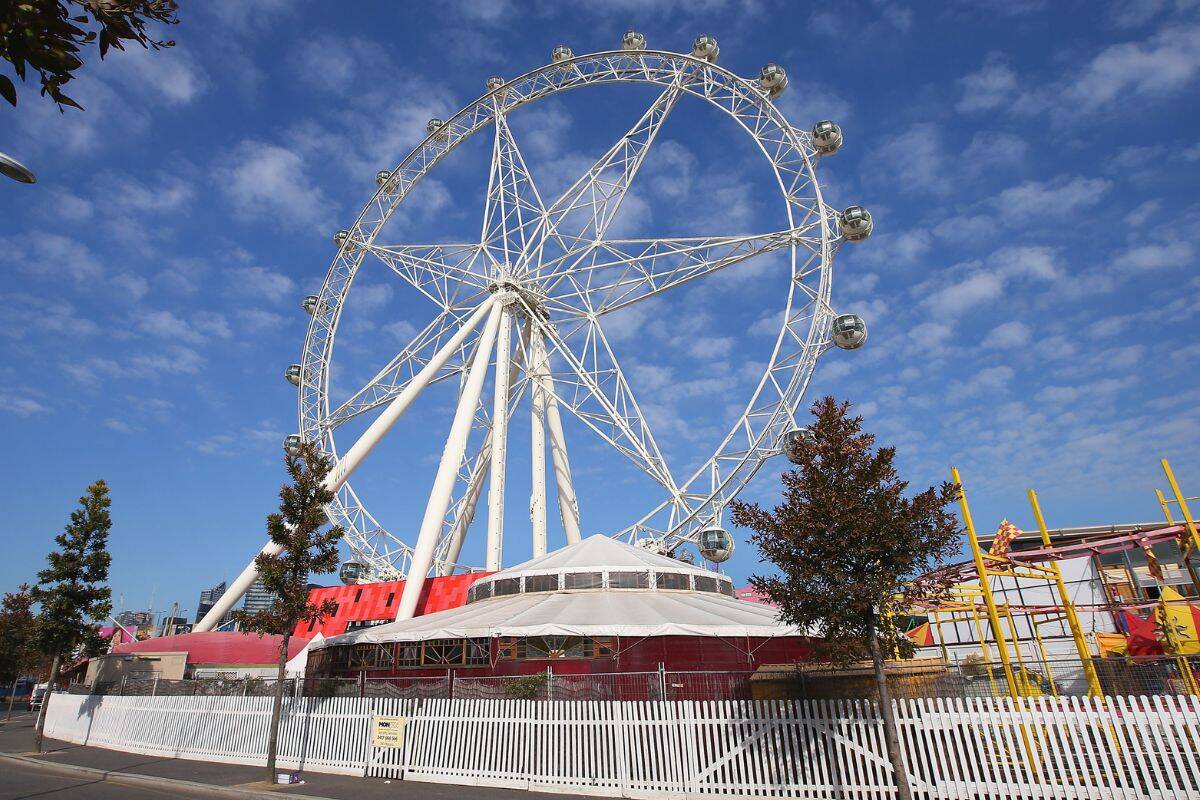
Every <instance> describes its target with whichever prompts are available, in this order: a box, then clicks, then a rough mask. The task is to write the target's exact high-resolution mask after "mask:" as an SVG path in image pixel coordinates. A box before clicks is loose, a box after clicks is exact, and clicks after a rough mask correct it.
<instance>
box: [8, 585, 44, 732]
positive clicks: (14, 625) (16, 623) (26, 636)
mask: <svg viewBox="0 0 1200 800" xmlns="http://www.w3.org/2000/svg"><path fill="white" fill-rule="evenodd" d="M39 655H40V654H39V653H38V650H37V620H36V619H35V618H34V616H33V594H32V593H31V592H30V590H29V584H27V583H23V584H21V587H20V588H19V589H17V591H15V592H9V593H8V594H5V595H4V599H3V601H0V686H3V685H8V686H9V687H10V689H11V691H10V692H9V694H8V711H7V712H6V713H5V715H4V719H5V721H6V722H7V721H8V720H9V719H10V718H11V717H12V709H13V700H14V698H15V697H16V694H17V681H19V680H21V678H24V677H25V676H27V675H29V674H30V673H31V672H32V671H33V670H34V668H36V667H37V665H38V661H39Z"/></svg>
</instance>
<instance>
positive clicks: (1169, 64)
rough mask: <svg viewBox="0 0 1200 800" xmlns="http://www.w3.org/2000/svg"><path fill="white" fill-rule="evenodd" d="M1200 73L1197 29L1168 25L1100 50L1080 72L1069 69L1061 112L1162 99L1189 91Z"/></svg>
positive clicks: (1199, 28)
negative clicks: (1145, 36)
mask: <svg viewBox="0 0 1200 800" xmlns="http://www.w3.org/2000/svg"><path fill="white" fill-rule="evenodd" d="M1198 71H1200V26H1198V25H1195V24H1192V25H1175V24H1169V25H1167V26H1166V27H1164V28H1163V29H1162V30H1161V31H1160V32H1158V33H1156V34H1154V35H1153V36H1150V37H1149V38H1148V39H1146V40H1144V41H1141V42H1123V43H1121V44H1115V45H1111V46H1110V47H1107V48H1105V49H1104V50H1103V51H1101V52H1100V53H1099V54H1098V55H1097V56H1096V57H1095V58H1093V59H1092V60H1091V61H1090V62H1089V63H1088V64H1086V65H1084V66H1083V67H1082V68H1081V69H1078V70H1071V79H1070V81H1068V82H1066V84H1065V97H1064V98H1061V99H1058V98H1056V100H1057V102H1059V103H1060V104H1061V105H1062V107H1063V108H1064V109H1065V110H1069V111H1077V112H1085V113H1086V112H1091V111H1096V110H1099V109H1101V108H1104V107H1106V106H1109V105H1110V104H1112V103H1115V102H1116V101H1117V100H1118V98H1120V99H1121V101H1122V102H1123V103H1124V102H1128V101H1129V100H1130V99H1131V98H1133V97H1135V96H1137V95H1143V96H1149V97H1161V96H1164V95H1169V94H1173V93H1175V92H1178V91H1180V90H1181V89H1183V88H1185V87H1187V86H1188V85H1190V84H1191V83H1192V80H1193V79H1194V78H1195V77H1196V73H1197V72H1198Z"/></svg>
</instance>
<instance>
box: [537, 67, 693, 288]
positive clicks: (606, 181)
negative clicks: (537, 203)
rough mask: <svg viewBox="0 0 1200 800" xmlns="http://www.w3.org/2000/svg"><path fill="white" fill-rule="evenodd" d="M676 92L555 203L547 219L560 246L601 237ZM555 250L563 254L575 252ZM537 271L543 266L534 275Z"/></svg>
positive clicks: (673, 87)
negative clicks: (565, 243) (558, 239)
mask: <svg viewBox="0 0 1200 800" xmlns="http://www.w3.org/2000/svg"><path fill="white" fill-rule="evenodd" d="M681 92H682V89H681V87H680V85H679V84H678V83H677V82H676V83H673V84H672V85H670V86H668V87H667V89H666V90H665V91H663V92H662V94H660V95H659V96H658V98H657V99H655V101H654V102H653V103H652V104H651V105H650V108H648V109H647V110H646V112H645V113H644V114H643V115H642V116H641V118H640V119H638V121H637V122H635V123H634V125H633V127H632V128H630V129H629V130H628V131H626V133H625V134H624V135H623V136H622V137H621V138H620V139H618V140H617V142H616V143H615V144H614V145H613V146H612V147H610V148H609V149H608V151H607V152H605V154H604V155H603V156H601V157H600V159H599V160H598V161H597V162H596V163H595V164H593V165H592V166H591V167H590V168H589V169H588V171H587V172H585V173H584V174H583V175H582V176H580V178H579V179H578V180H577V181H575V183H574V184H572V185H571V187H570V188H569V189H567V190H566V191H565V192H563V194H562V195H561V196H560V197H559V198H558V200H556V201H555V202H554V204H553V205H552V206H551V207H550V209H549V211H548V212H547V220H548V225H549V229H550V231H551V232H552V233H553V234H554V235H557V236H559V237H562V238H561V239H560V242H594V241H597V240H599V239H601V238H603V237H604V234H605V232H607V230H608V227H609V225H611V224H612V221H613V219H614V218H615V217H616V215H617V211H619V210H620V208H621V202H622V201H623V200H624V199H625V195H626V194H627V193H628V191H629V187H630V185H631V184H632V183H633V179H634V176H636V175H637V172H638V170H639V169H640V168H641V166H642V162H643V161H644V160H645V158H646V153H648V152H649V150H650V146H651V145H652V144H653V143H654V139H655V137H657V136H658V132H659V131H660V130H661V129H662V125H663V122H664V121H665V120H666V118H667V116H668V115H669V114H670V113H671V110H672V109H673V108H674V107H675V104H676V103H677V102H678V100H679V97H680V94H681ZM560 246H562V247H563V250H564V252H565V253H566V254H568V255H570V254H572V253H574V252H575V251H576V248H572V247H570V246H566V245H561V244H560ZM542 269H544V265H543V267H542V268H540V269H539V270H538V272H539V275H540V273H541V270H542Z"/></svg>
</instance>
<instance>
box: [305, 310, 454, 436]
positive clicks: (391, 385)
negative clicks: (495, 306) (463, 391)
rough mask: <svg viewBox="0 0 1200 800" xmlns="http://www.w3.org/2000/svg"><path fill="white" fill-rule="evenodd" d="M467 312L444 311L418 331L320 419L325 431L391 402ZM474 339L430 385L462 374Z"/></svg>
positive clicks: (447, 338) (443, 368)
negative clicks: (347, 396) (365, 380)
mask: <svg viewBox="0 0 1200 800" xmlns="http://www.w3.org/2000/svg"><path fill="white" fill-rule="evenodd" d="M470 314H471V312H470V310H467V311H459V310H458V309H444V310H443V311H442V312H441V313H439V314H438V315H437V316H436V317H434V319H433V321H432V322H430V323H429V324H428V325H426V326H425V328H424V329H422V330H421V331H420V332H419V333H418V334H417V335H416V336H415V337H414V338H413V340H412V341H411V342H409V343H408V344H407V345H406V346H405V347H404V349H403V350H401V351H400V352H399V353H397V354H396V355H395V356H393V357H392V359H391V360H390V361H388V363H387V364H386V365H385V366H384V367H383V369H381V370H379V371H378V372H377V373H375V376H374V377H373V378H371V380H369V381H368V382H367V383H366V384H365V385H364V386H363V387H362V388H361V389H359V390H358V391H356V392H355V393H354V394H352V395H351V396H350V397H349V398H347V399H346V400H344V401H343V402H342V403H341V405H339V406H338V407H337V408H335V409H334V410H333V411H331V412H330V413H329V415H328V416H326V417H325V419H324V420H323V427H324V429H325V430H327V431H332V430H335V429H336V428H339V427H341V426H342V425H344V424H345V423H346V422H348V421H349V420H351V419H353V418H355V417H357V416H359V415H360V414H365V413H366V412H368V411H371V410H372V409H375V408H379V407H380V406H383V405H386V404H387V403H389V402H391V401H392V399H393V398H395V397H396V396H397V395H399V394H400V393H401V392H403V391H404V388H405V387H406V386H408V384H409V383H411V382H412V380H413V377H414V376H415V375H416V374H417V373H418V372H420V371H421V368H422V367H424V366H425V365H426V364H427V363H428V362H429V359H430V357H431V356H432V355H433V353H435V352H437V351H438V349H440V348H441V346H442V345H443V343H445V342H446V341H448V340H449V339H450V338H451V337H452V336H453V335H454V333H455V332H456V331H457V330H458V329H459V328H460V327H461V326H462V324H463V322H464V321H465V320H466V319H467V318H468V317H469V316H470ZM475 338H476V337H470V338H468V339H466V340H465V341H464V342H463V344H462V345H461V347H460V348H459V351H458V353H457V354H456V355H455V356H454V357H453V358H451V359H450V360H449V361H448V362H447V363H446V365H445V366H443V367H442V369H441V371H440V372H439V374H438V375H437V376H435V377H434V378H433V379H432V380H431V381H430V384H434V383H439V382H441V381H443V380H445V379H446V378H448V377H452V376H454V375H458V374H460V373H461V372H462V369H463V364H464V363H466V358H467V356H468V355H469V354H470V350H471V348H472V347H473V346H474V343H475Z"/></svg>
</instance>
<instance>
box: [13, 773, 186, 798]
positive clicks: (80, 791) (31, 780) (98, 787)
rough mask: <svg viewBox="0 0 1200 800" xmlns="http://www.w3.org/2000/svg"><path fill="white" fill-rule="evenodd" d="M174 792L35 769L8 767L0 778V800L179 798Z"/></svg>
mask: <svg viewBox="0 0 1200 800" xmlns="http://www.w3.org/2000/svg"><path fill="white" fill-rule="evenodd" d="M180 796H181V795H178V794H174V793H171V792H158V791H152V790H149V789H134V788H132V787H129V786H118V785H117V784H115V783H103V782H101V783H96V782H93V781H81V780H79V779H77V778H68V777H66V776H62V775H51V774H50V773H48V772H42V771H41V770H36V769H26V768H24V767H18V768H13V769H10V768H8V767H5V769H4V770H3V773H2V774H0V800H25V798H35V797H36V798H37V799H38V800H162V798H164V797H180Z"/></svg>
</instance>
